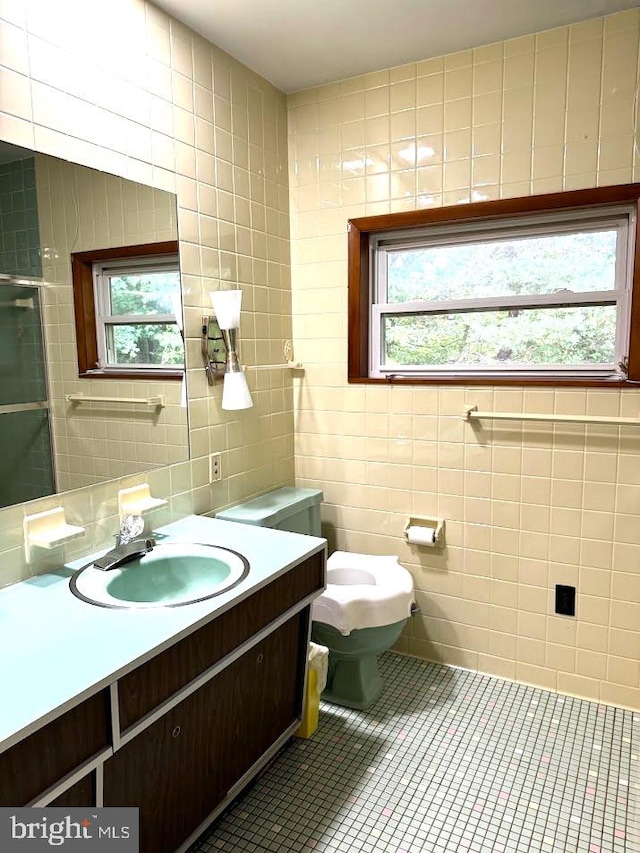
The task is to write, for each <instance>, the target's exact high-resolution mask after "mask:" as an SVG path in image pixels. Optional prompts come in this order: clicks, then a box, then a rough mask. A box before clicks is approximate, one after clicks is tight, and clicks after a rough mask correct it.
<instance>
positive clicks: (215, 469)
mask: <svg viewBox="0 0 640 853" xmlns="http://www.w3.org/2000/svg"><path fill="white" fill-rule="evenodd" d="M221 479H222V454H221V453H211V454H209V482H210V483H215V482H217V481H218V480H221Z"/></svg>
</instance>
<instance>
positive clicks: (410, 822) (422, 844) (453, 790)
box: [192, 653, 640, 853]
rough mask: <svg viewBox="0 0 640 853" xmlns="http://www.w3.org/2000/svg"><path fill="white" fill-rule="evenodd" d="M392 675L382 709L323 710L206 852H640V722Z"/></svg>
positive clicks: (444, 677) (485, 688) (395, 661)
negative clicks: (639, 830) (315, 725)
mask: <svg viewBox="0 0 640 853" xmlns="http://www.w3.org/2000/svg"><path fill="white" fill-rule="evenodd" d="M381 669H382V672H383V677H384V678H385V684H386V686H385V691H384V693H383V694H382V696H381V698H380V699H379V700H378V701H377V702H376V703H375V705H374V706H373V707H372V708H371V709H370V710H369V711H367V712H363V711H349V710H347V709H344V708H338V707H337V706H335V705H328V704H324V703H323V705H322V706H321V714H320V725H319V727H318V730H317V732H316V733H315V735H314V736H313V738H311V739H310V740H307V741H302V740H294V741H293V742H292V743H291V745H289V746H288V747H287V748H285V749H284V750H283V751H282V752H281V753H280V755H279V756H278V758H277V760H276V761H275V762H274V763H273V764H272V765H271V767H270V768H269V769H268V770H267V771H266V772H265V773H264V774H263V775H262V776H261V777H260V778H259V779H258V780H257V781H256V782H255V784H254V785H253V786H252V787H250V788H249V790H248V791H247V792H246V793H245V795H244V796H243V797H242V798H241V799H239V800H238V801H237V802H236V803H235V804H234V805H233V807H232V808H231V809H230V810H229V811H228V812H227V813H226V814H225V815H224V816H223V817H222V818H220V819H219V820H218V821H217V823H216V824H215V825H214V827H213V828H212V830H211V831H210V832H209V834H208V835H206V836H204V837H203V839H201V840H200V842H199V843H198V844H196V845H195V846H194V847H193V848H192V853H195V851H199V853H205V851H211V853H218V851H229V853H235V851H238V853H265V851H270V853H280V851H283V852H284V851H302V852H303V853H305V851H312V850H313V851H314V853H320V851H323V853H325V851H326V853H330V851H331V853H333V851H345V853H346V852H347V851H349V853H351V851H354V853H356V851H358V852H359V851H361V853H373V851H375V853H383V851H384V853H418V851H433V853H445V851H446V853H453V852H454V851H455V852H456V853H467V851H469V853H480V851H483V853H484V851H487V853H488V852H489V851H491V853H500V851H505V853H516V851H517V853H524V851H529V852H530V853H534V852H535V853H537V851H541V853H547V851H548V853H552V851H553V853H557V851H562V853H569V851H571V853H575V851H580V853H582V851H584V853H631V851H635V850H637V849H640V848H638V847H637V846H636V845H637V843H638V842H637V834H636V833H637V823H636V821H637V813H636V811H635V810H636V809H637V808H638V806H637V803H636V801H635V799H634V798H635V797H637V796H638V786H639V784H640V773H639V767H638V751H639V749H640V715H638V714H636V715H633V714H632V713H631V712H629V711H623V710H620V709H617V708H611V707H606V706H603V705H598V704H596V703H593V702H586V701H583V700H580V699H572V698H570V697H566V696H558V695H556V694H554V693H549V692H547V691H544V690H539V689H536V688H533V687H526V686H524V685H521V684H512V683H511V682H507V681H502V680H500V679H497V678H492V677H490V676H486V675H479V674H477V673H472V672H467V671H465V670H456V669H449V668H447V667H444V666H439V665H437V664H429V663H424V662H422V661H419V660H415V659H413V658H408V657H403V656H401V655H396V654H392V653H387V654H386V655H384V656H383V657H382V659H381ZM634 727H635V730H634Z"/></svg>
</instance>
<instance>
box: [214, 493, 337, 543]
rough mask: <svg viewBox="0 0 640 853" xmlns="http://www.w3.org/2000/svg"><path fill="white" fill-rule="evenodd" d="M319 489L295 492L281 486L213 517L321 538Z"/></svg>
mask: <svg viewBox="0 0 640 853" xmlns="http://www.w3.org/2000/svg"><path fill="white" fill-rule="evenodd" d="M322 497H323V495H322V491H321V490H320V489H295V488H293V486H284V487H283V488H281V489H275V490H274V491H272V492H267V493H266V494H265V495H260V497H258V498H253V500H250V501H245V502H244V503H241V504H236V505H235V506H232V507H229V508H228V509H223V510H221V511H220V512H217V513H216V516H215V517H216V518H220V519H222V520H223V521H239V522H242V523H243V524H255V525H257V526H258V527H273V528H275V529H276V530H287V531H288V532H289V533H307V534H309V535H311V536H322V531H321V528H320V503H321V501H322Z"/></svg>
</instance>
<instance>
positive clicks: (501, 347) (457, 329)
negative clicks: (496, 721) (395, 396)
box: [349, 185, 640, 384]
mask: <svg viewBox="0 0 640 853" xmlns="http://www.w3.org/2000/svg"><path fill="white" fill-rule="evenodd" d="M639 195H640V187H639V186H638V185H631V186H625V187H607V188H603V189H599V190H580V191H575V192H568V193H559V194H554V195H551V196H532V197H529V198H526V199H509V200H505V201H499V202H482V203H479V204H471V205H466V206H462V205H461V206H457V207H455V208H440V209H437V210H431V211H416V212H412V213H402V214H393V215H390V216H382V217H370V218H367V219H362V220H353V221H352V222H350V223H349V231H350V235H349V330H350V332H349V379H350V381H356V382H357V381H431V382H434V381H437V382H470V381H471V382H473V381H484V382H487V381H491V382H493V383H495V384H502V383H509V382H511V383H513V382H517V383H519V384H522V383H526V382H533V383H553V384H597V383H603V382H604V383H608V384H621V383H625V382H627V381H629V380H638V379H640V364H639V359H640V352H639V351H638V350H639V347H640V340H636V338H638V336H639V335H640V330H637V329H638V320H637V316H638V313H639V309H638V304H637V302H638V299H637V298H636V305H635V306H634V304H633V281H634V274H635V270H634V258H635V252H636V232H637V221H636V210H637V201H638V196H639Z"/></svg>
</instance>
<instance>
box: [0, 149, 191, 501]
mask: <svg viewBox="0 0 640 853" xmlns="http://www.w3.org/2000/svg"><path fill="white" fill-rule="evenodd" d="M0 220H1V225H2V228H1V231H0V448H1V449H2V452H1V454H0V507H4V506H10V505H12V504H15V503H21V502H23V501H27V500H32V499H34V498H37V497H42V496H44V495H49V494H52V493H54V492H60V491H66V490H68V489H75V488H80V487H83V486H87V485H91V484H94V483H99V482H103V481H107V480H112V479H114V478H117V477H122V476H125V475H127V474H132V473H136V472H138V471H146V470H148V469H149V468H153V467H156V466H162V465H168V464H171V463H173V462H179V461H182V460H185V459H188V457H189V448H188V425H187V409H186V394H185V389H184V381H183V380H182V378H181V377H182V370H181V361H182V360H183V358H184V354H183V349H182V342H181V338H180V332H179V327H180V320H181V318H182V306H181V300H180V287H179V282H180V275H179V268H178V266H177V263H178V262H177V239H178V234H177V209H176V199H175V196H173V195H172V194H170V193H167V192H163V191H161V190H156V189H153V188H151V187H148V186H144V185H141V184H137V183H134V182H133V181H128V180H124V179H122V178H118V177H116V176H114V175H109V174H107V173H105V172H100V171H97V170H95V169H89V168H86V167H84V166H79V165H76V164H73V163H69V162H67V161H64V160H59V159H57V158H54V157H49V156H47V155H43V154H38V153H35V152H32V151H28V150H26V149H22V148H17V147H15V146H12V145H8V144H6V143H2V142H0ZM156 247H161V248H156ZM167 247H169V248H167ZM171 247H174V248H175V250H176V251H175V253H174V255H173V257H171V256H170V255H169V254H168V253H169V252H170V249H171ZM139 250H140V251H141V252H142V258H139V257H137V255H138V253H139ZM159 252H162V254H157V253H159ZM94 256H97V257H98V258H99V261H100V262H99V269H98V268H97V267H96V270H97V271H94V272H92V266H91V260H92V259H93V257H94ZM111 256H113V261H111V260H110V258H111ZM72 258H73V259H74V260H73V264H74V272H75V278H76V281H75V299H74V280H73V279H74V275H72ZM96 263H97V262H96ZM172 263H173V264H174V267H173V268H172ZM79 265H80V266H79ZM78 269H80V271H81V274H84V276H85V281H84V297H82V294H81V296H80V297H79V295H78V294H79V292H80V291H78V280H77V279H78V274H77V273H78ZM172 288H173V290H172ZM79 298H80V301H82V298H84V302H85V304H84V305H80V304H79ZM85 323H87V324H89V325H91V324H94V327H93V331H92V333H91V334H93V335H94V343H93V344H92V346H97V347H98V350H99V352H98V355H97V357H93V361H94V363H93V364H92V365H90V367H92V368H93V369H92V370H88V371H87V369H86V364H85V366H84V368H83V369H84V375H83V376H81V375H80V373H81V370H80V369H79V366H78V358H79V348H80V354H81V356H82V353H83V352H84V354H85V356H86V352H87V351H89V352H91V351H92V350H91V346H89V347H88V345H87V340H85V338H87V339H88V338H89V337H91V335H89V334H88V332H87V334H85V327H84V326H83V324H85ZM87 328H88V326H87ZM79 339H80V340H79ZM96 342H97V343H96ZM98 350H96V352H97V351H98ZM81 361H82V359H81ZM162 365H165V366H167V369H166V370H163V369H162Z"/></svg>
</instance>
